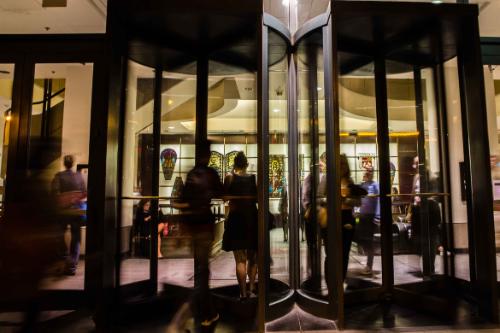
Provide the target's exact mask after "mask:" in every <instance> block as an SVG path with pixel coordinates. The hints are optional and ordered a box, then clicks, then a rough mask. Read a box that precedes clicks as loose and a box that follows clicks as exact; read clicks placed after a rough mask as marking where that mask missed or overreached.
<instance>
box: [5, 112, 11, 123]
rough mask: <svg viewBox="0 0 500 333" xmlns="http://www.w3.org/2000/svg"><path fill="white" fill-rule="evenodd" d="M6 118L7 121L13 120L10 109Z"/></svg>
mask: <svg viewBox="0 0 500 333" xmlns="http://www.w3.org/2000/svg"><path fill="white" fill-rule="evenodd" d="M5 120H6V121H11V120H12V114H11V112H10V111H9V112H7V116H6V117H5Z"/></svg>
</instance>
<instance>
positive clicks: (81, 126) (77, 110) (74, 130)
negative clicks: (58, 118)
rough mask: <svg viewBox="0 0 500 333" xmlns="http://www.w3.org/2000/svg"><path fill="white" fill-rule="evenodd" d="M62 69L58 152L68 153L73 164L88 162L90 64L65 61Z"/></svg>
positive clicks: (90, 98) (90, 101)
mask: <svg viewBox="0 0 500 333" xmlns="http://www.w3.org/2000/svg"><path fill="white" fill-rule="evenodd" d="M66 73H67V76H66V91H65V100H64V115H63V129H62V137H63V140H62V155H63V156H64V155H68V154H71V155H73V156H74V157H75V159H76V163H77V164H88V161H89V140H90V109H91V103H92V74H93V66H92V65H86V66H71V65H69V66H68V68H67V72H66ZM61 164H62V163H61Z"/></svg>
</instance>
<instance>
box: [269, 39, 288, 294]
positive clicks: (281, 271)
mask: <svg viewBox="0 0 500 333" xmlns="http://www.w3.org/2000/svg"><path fill="white" fill-rule="evenodd" d="M278 38H281V37H279V36H278V35H277V34H276V33H275V32H273V31H270V39H271V40H273V39H278ZM282 44H283V46H277V45H271V47H270V53H271V52H273V51H274V52H276V53H277V52H279V51H280V50H281V51H282V54H283V58H282V59H281V60H280V61H279V62H277V63H275V64H273V65H270V67H269V212H270V217H271V221H270V222H269V223H270V225H271V226H270V230H269V233H270V235H269V239H270V253H271V262H270V265H271V269H270V271H271V279H275V280H279V281H281V282H283V283H284V284H285V285H287V286H288V285H289V284H290V266H289V264H290V258H289V236H290V221H289V205H288V201H289V196H288V193H289V187H288V184H289V167H288V166H289V160H288V155H289V147H288V137H289V136H288V89H287V85H288V57H287V55H286V52H284V50H286V44H285V43H284V41H282ZM278 45H279V44H278ZM273 46H274V47H276V49H277V50H273V49H272V47H273ZM270 59H272V55H270ZM281 287H284V286H281ZM286 291H288V288H286V287H285V288H280V286H278V285H276V286H275V288H273V285H272V284H271V290H270V292H271V294H275V293H277V294H279V293H280V292H281V293H283V292H286Z"/></svg>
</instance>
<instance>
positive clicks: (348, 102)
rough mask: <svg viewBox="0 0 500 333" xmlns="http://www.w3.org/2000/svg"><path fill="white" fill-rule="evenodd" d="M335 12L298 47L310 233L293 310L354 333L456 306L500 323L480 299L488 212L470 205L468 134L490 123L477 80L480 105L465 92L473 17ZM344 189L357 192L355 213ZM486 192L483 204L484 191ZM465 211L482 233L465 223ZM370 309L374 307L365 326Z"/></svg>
mask: <svg viewBox="0 0 500 333" xmlns="http://www.w3.org/2000/svg"><path fill="white" fill-rule="evenodd" d="M410 7H411V11H412V14H411V15H410V14H408V9H409V8H410ZM330 8H331V12H329V13H326V14H325V15H322V16H318V17H316V18H315V19H313V20H311V21H309V22H307V23H306V24H305V25H304V27H303V28H302V29H299V31H297V33H296V34H295V36H294V41H295V45H294V50H295V57H294V60H295V62H296V64H295V65H296V68H297V70H296V81H297V98H296V101H297V117H298V119H297V120H296V121H297V122H296V124H297V128H298V133H297V137H296V138H297V140H298V141H297V144H298V145H297V151H296V152H295V156H296V159H297V160H298V161H299V164H298V169H297V175H298V177H296V181H297V184H299V191H300V192H301V197H300V199H299V200H300V204H298V207H299V210H300V214H299V216H300V218H301V220H300V221H299V223H300V226H303V229H304V234H305V237H303V238H301V239H300V241H299V242H300V244H301V245H300V247H299V249H300V250H299V251H300V256H299V257H298V258H300V259H298V260H300V264H299V265H298V267H301V270H300V271H298V272H296V274H297V275H298V276H299V281H300V282H299V285H298V286H299V287H298V290H297V296H298V298H297V303H298V304H299V305H300V306H301V307H302V308H303V309H307V311H309V312H312V313H316V314H318V315H320V316H330V317H332V316H333V317H334V318H336V319H337V323H338V326H340V327H343V326H344V325H345V326H347V327H356V326H358V325H359V326H360V328H362V327H363V326H362V325H363V324H362V323H363V321H366V320H368V321H370V320H373V318H374V316H375V317H377V316H380V318H381V319H382V321H383V325H385V326H393V325H401V322H400V321H399V319H398V316H397V315H396V316H394V315H393V314H392V313H391V307H393V306H395V307H399V306H402V307H405V308H412V309H416V310H417V311H421V312H424V313H428V314H431V315H434V316H437V317H440V318H445V319H444V320H445V321H446V322H453V321H454V320H457V317H458V315H457V313H458V311H459V310H458V309H459V308H460V307H462V308H463V307H465V308H467V309H468V310H467V311H474V310H471V308H474V307H477V308H478V309H479V312H480V313H481V315H482V316H485V317H487V318H491V319H493V320H496V319H495V318H497V314H496V310H497V305H496V301H495V296H493V295H489V294H488V295H486V294H487V292H486V290H492V291H493V292H494V293H495V292H496V289H495V288H494V282H493V280H494V278H495V273H494V272H495V264H494V263H493V262H492V260H488V259H486V258H491V256H492V255H493V252H494V245H493V244H494V241H493V239H492V238H491V235H492V234H494V233H493V232H492V228H493V227H492V225H493V224H492V216H491V214H490V213H491V207H490V205H489V203H488V202H483V200H482V199H481V200H479V201H477V202H474V199H473V197H474V194H472V192H474V190H473V188H474V185H473V183H475V182H477V185H476V189H477V190H478V191H479V189H480V188H482V186H483V185H486V184H489V183H490V180H489V178H488V175H487V174H488V172H487V170H486V169H487V168H488V164H489V163H488V162H487V160H486V159H484V157H483V156H482V155H483V154H486V155H487V154H488V153H487V148H485V149H486V150H484V151H483V148H480V147H487V143H485V142H483V141H484V140H485V138H484V137H481V138H479V137H478V136H474V135H472V134H471V132H469V131H471V129H472V128H473V127H475V126H478V127H477V129H476V130H473V131H474V132H475V133H481V131H483V132H484V128H485V127H484V126H485V124H486V120H485V113H484V99H483V98H482V96H483V94H482V93H481V91H482V90H481V89H482V86H481V83H480V81H478V82H477V85H478V87H479V93H477V92H474V91H473V90H471V88H472V85H474V84H472V82H475V81H474V80H475V79H477V78H478V77H480V76H481V73H480V72H481V69H480V57H479V51H478V48H479V46H478V37H477V26H476V24H477V17H476V14H477V12H476V11H475V8H472V7H469V6H454V5H451V6H443V7H435V6H432V5H431V4H411V6H406V4H394V3H391V4H380V3H378V4H375V3H363V2H347V1H337V2H335V1H333V2H332V3H331V7H330ZM405 13H406V14H405ZM415 13H418V15H416V14H415ZM474 26H475V27H474ZM422 27H425V28H422ZM466 30H467V31H468V32H467V35H464V34H465V31H466ZM465 36H466V37H465ZM464 38H467V40H465V39H464ZM465 45H468V46H465ZM467 101H469V102H472V101H474V103H476V104H475V106H474V107H472V105H469V104H468V103H467ZM471 107H472V108H471ZM476 110H481V112H480V114H477V116H476V117H474V116H472V114H475V112H476ZM472 118H475V119H474V120H472ZM479 123H481V125H480V124H479ZM459 133H461V134H459ZM479 141H480V142H481V143H479ZM476 142H477V143H476ZM476 149H477V150H476ZM474 151H475V152H474ZM479 161H481V162H479ZM476 162H477V164H476ZM481 163H482V166H480V165H479V164H481ZM475 168H478V169H475ZM479 175H481V177H478V176H479ZM483 177H484V178H483ZM479 178H481V179H479ZM349 182H352V183H354V184H358V185H359V186H361V187H362V188H363V189H364V190H365V192H364V193H362V194H361V198H360V199H359V201H358V200H354V202H353V203H351V204H348V203H346V201H347V200H350V195H349V194H348V193H349V191H347V190H346V191H345V192H344V188H345V187H346V186H344V183H349ZM355 190H356V186H354V187H351V194H352V192H353V191H355ZM478 193H479V192H478ZM481 193H482V194H481V196H482V195H485V196H487V197H488V200H489V196H490V195H491V193H490V191H487V190H484V191H481ZM351 196H355V195H351ZM346 199H347V200H346ZM478 199H479V197H478ZM483 205H484V206H483ZM479 206H481V207H482V208H480V209H479ZM311 207H312V209H311ZM474 207H476V208H477V209H479V210H481V212H482V213H484V214H486V215H484V216H483V218H484V219H485V220H486V221H488V222H487V223H481V222H479V221H478V220H474V216H477V215H476V214H479V211H475V208H474ZM346 210H349V214H347V215H346ZM474 211H475V212H474ZM325 214H326V215H327V218H325V217H324V215H325ZM311 215H312V216H311ZM346 216H347V217H346ZM465 216H467V222H466V223H465V224H466V225H467V226H465V225H461V224H462V222H461V221H464V219H463V218H464V217H465ZM311 222H312V223H311ZM481 228H485V229H482V231H479V229H481ZM479 234H483V235H486V234H487V235H488V237H487V238H488V239H487V240H486V239H485V240H484V242H483V241H481V240H479V239H478V238H476V237H478V235H479ZM465 239H467V241H465ZM480 243H481V245H479V244H480ZM341 254H342V255H341ZM331 258H333V260H332V259H331ZM475 260H480V261H481V262H482V264H481V265H484V266H482V267H481V268H480V267H479V266H478V262H476V261H475ZM486 267H488V268H486ZM480 276H481V277H480ZM481 286H482V287H481ZM486 286H488V287H486ZM483 287H484V288H486V289H483V291H484V292H485V294H482V292H481V291H479V290H480V289H481V288H483ZM465 299H467V302H464V300H465ZM472 300H473V301H472ZM370 302H375V303H377V304H379V305H378V306H376V307H375V308H371V310H370V311H371V312H370V313H369V314H367V318H362V319H361V318H360V317H362V316H360V313H363V311H364V308H363V305H362V304H365V305H366V304H370ZM464 303H465V305H464ZM374 312H375V313H376V312H379V314H378V315H374V314H373V313H374Z"/></svg>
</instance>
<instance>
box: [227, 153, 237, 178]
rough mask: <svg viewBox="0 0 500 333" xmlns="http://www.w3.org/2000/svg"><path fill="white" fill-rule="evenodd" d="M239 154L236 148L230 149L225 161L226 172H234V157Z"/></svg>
mask: <svg viewBox="0 0 500 333" xmlns="http://www.w3.org/2000/svg"><path fill="white" fill-rule="evenodd" d="M237 154H238V151H236V150H233V151H230V152H229V153H227V154H226V156H225V161H224V167H225V170H224V172H225V173H230V172H233V167H234V158H235V157H236V155H237Z"/></svg>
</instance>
